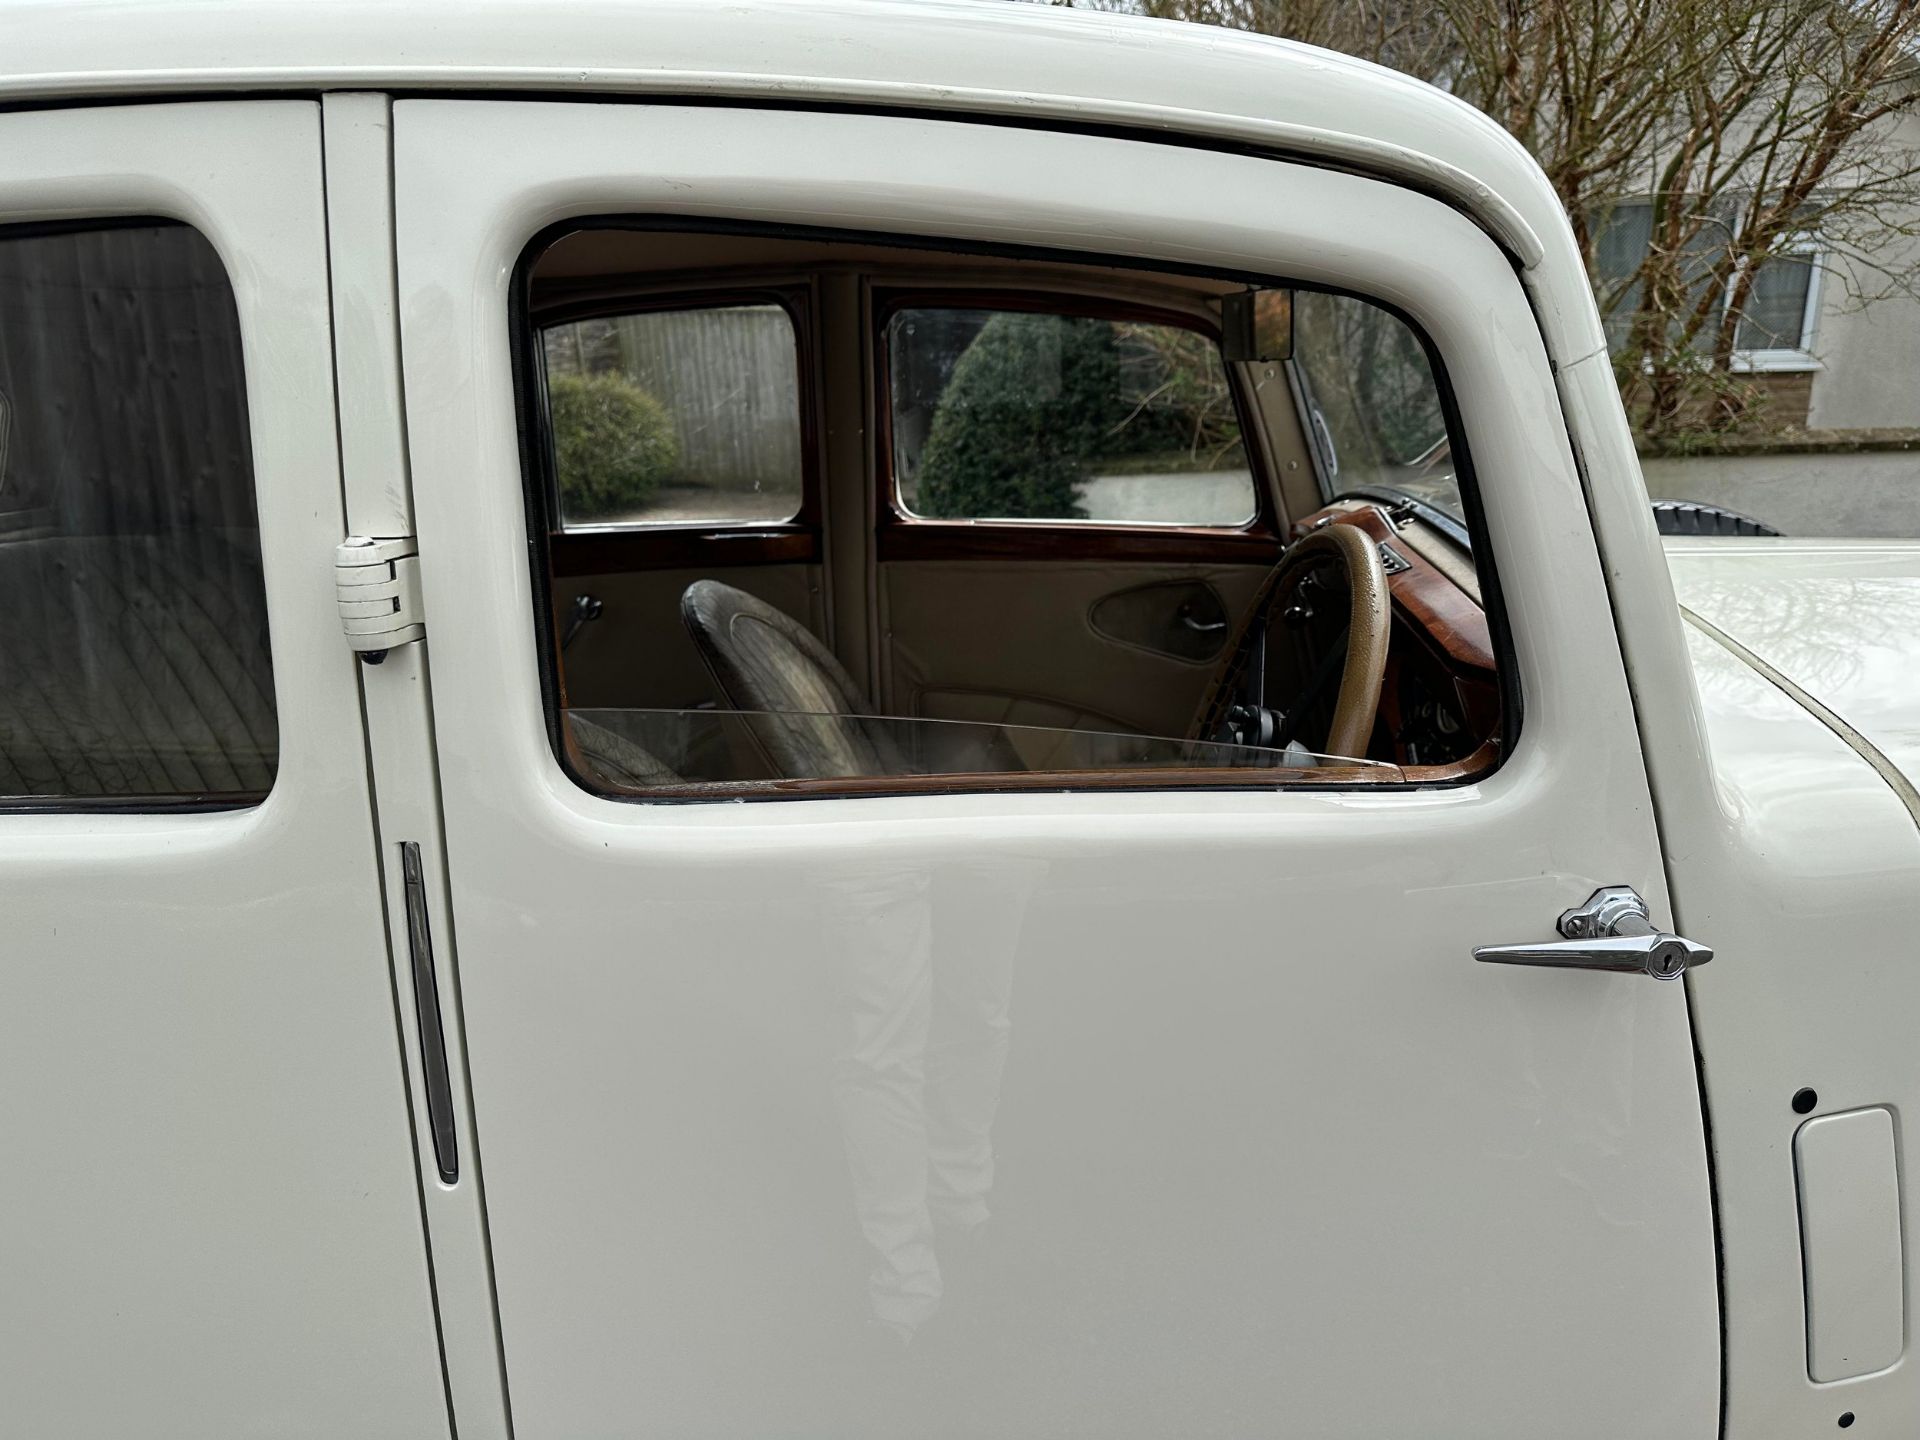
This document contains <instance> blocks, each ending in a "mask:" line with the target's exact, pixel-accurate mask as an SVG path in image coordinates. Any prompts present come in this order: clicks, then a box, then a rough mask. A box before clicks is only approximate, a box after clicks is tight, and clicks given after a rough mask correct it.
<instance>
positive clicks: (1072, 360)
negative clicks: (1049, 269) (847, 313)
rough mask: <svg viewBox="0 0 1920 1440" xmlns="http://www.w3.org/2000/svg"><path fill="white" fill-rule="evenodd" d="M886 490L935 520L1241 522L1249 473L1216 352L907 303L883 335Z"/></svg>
mask: <svg viewBox="0 0 1920 1440" xmlns="http://www.w3.org/2000/svg"><path fill="white" fill-rule="evenodd" d="M886 347H887V356H888V378H889V387H888V398H889V404H890V414H889V421H890V425H891V431H892V440H893V446H892V450H893V478H894V485H895V494H896V499H897V502H898V503H899V505H900V507H901V508H902V509H903V510H905V511H906V513H907V514H909V515H912V516H917V517H921V518H925V519H935V520H1051V521H1063V520H1064V521H1073V520H1087V521H1102V522H1107V523H1115V524H1160V525H1202V526H1239V525H1244V524H1246V523H1247V522H1248V521H1249V520H1251V519H1252V518H1253V517H1254V513H1255V510H1256V505H1255V500H1254V487H1253V476H1252V473H1251V471H1250V470H1249V468H1248V465H1247V452H1246V448H1245V445H1244V444H1243V442H1242V440H1241V434H1240V419H1239V414H1238V412H1237V410H1236V408H1235V405H1234V400H1233V392H1232V389H1231V387H1230V386H1229V384H1228V381H1227V372H1226V366H1225V365H1224V364H1223V363H1222V361H1221V358H1220V347H1219V345H1218V344H1217V343H1216V342H1215V341H1214V340H1213V339H1212V338H1211V337H1210V336H1208V335H1205V334H1203V333H1201V332H1200V331H1198V330H1195V329H1190V328H1186V327H1184V326H1179V325H1174V324H1166V323H1159V322H1155V321H1149V320H1136V319H1108V318H1104V317H1101V316H1099V315H1092V314H1061V313H1041V312H1030V311H1020V310H1002V309H986V308H978V309H971V308H969V309H961V308H948V307H932V306H927V307H918V306H916V307H913V308H907V309H901V310H897V311H895V312H894V314H893V316H892V317H891V319H890V320H889V322H888V324H887V329H886Z"/></svg>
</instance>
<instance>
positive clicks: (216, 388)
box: [0, 221, 279, 803]
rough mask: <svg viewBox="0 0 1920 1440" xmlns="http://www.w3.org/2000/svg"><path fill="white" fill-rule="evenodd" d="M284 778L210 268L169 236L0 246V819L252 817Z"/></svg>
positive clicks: (213, 267) (173, 227)
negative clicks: (145, 805) (247, 804)
mask: <svg viewBox="0 0 1920 1440" xmlns="http://www.w3.org/2000/svg"><path fill="white" fill-rule="evenodd" d="M278 757H279V731H278V725H277V721H276V717H275V711H274V690H273V669H272V663H271V652H270V649H269V646H268V641H267V606H266V593H265V588H264V585H263V581H262V575H261V566H260V528H259V520H258V517H257V514H256V511H255V501H254V486H253V457H252V445H251V440H250V437H249V433H248V425H247V400H246V383H245V369H244V366H243V364H242V356H241V344H240V327H239V321H238V316H237V315H236V313H235V308H234V300H233V292H232V289H231V287H230V286H229V285H228V282H227V277H226V272H225V271H224V270H223V269H222V268H221V264H220V260H219V257H218V256H217V255H216V254H215V253H214V250H213V247H212V246H211V245H209V244H208V243H207V241H206V240H205V239H204V238H202V237H201V236H200V235H199V234H198V233H197V232H195V231H194V230H192V229H190V228H188V227H187V226H184V225H178V224H171V223H167V222H163V221H145V222H136V223H131V224H112V225H105V226H96V227H60V228H53V229H49V228H44V227H41V228H26V227H23V228H18V229H13V230H0V798H5V799H9V800H15V801H28V802H42V803H46V802H52V803H59V802H62V801H72V800H122V801H130V800H151V801H182V800H191V801H220V802H239V801H248V800H257V799H258V798H260V797H261V796H262V795H264V794H265V792H266V791H267V790H268V789H269V788H270V787H271V785H272V783H273V777H274V772H275V768H276V765H277V762H278Z"/></svg>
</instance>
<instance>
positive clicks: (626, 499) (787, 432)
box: [541, 304, 801, 530]
mask: <svg viewBox="0 0 1920 1440" xmlns="http://www.w3.org/2000/svg"><path fill="white" fill-rule="evenodd" d="M541 347H542V351H543V354H544V357H545V360H546V375H547V404H548V414H549V426H550V430H551V433H552V440H553V463H554V475H555V478H556V482H557V486H558V491H559V495H558V501H559V512H560V521H561V525H562V527H563V528H564V529H567V530H577V529H582V528H590V527H603V526H635V525H674V524H682V525H688V524H691V525H710V524H752V523H755V522H760V523H766V522H778V521H784V520H791V519H792V518H793V517H794V515H795V514H796V513H797V512H798V511H799V508H800V493H801V424H800V415H801V411H800V379H799V364H798V359H797V351H796V345H795V339H794V327H793V320H792V318H791V317H790V316H789V315H788V314H787V312H786V310H784V309H783V308H781V307H780V306H779V305H775V304H748V305H714V306H701V307H698V308H689V309H661V310H645V311H640V312H637V313H633V314H625V315H607V316H596V317H594V318H592V319H585V320H571V321H567V322H565V323H562V324H557V325H550V326H547V327H546V328H545V329H543V330H542V331H541Z"/></svg>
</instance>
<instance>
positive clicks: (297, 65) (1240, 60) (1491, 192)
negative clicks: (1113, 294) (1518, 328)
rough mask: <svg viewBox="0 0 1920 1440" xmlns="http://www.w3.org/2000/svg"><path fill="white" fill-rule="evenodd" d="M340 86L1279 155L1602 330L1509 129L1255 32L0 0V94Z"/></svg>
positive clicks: (1029, 12) (1549, 310)
mask: <svg viewBox="0 0 1920 1440" xmlns="http://www.w3.org/2000/svg"><path fill="white" fill-rule="evenodd" d="M342 89H358V90H382V91H397V92H404V93H408V94H413V93H421V92H441V93H446V92H455V93H476V92H494V93H499V92H508V93H516V94H522V95H526V94H538V93H546V92H562V93H567V92H571V93H574V94H579V93H598V94H607V95H636V96H650V97H676V98H698V99H701V100H705V101H712V100H714V99H736V100H741V101H749V102H753V103H760V104H810V105H835V106H855V107H886V108H902V109H911V110H915V111H921V112H944V113H950V114H962V115H968V116H975V117H1002V118H1013V119H1016V120H1022V119H1024V120H1028V121H1031V122H1034V123H1042V124H1061V125H1097V126H1100V127H1103V128H1111V129H1121V130H1126V131H1130V132H1135V133H1146V134H1150V135H1154V136H1158V137H1162V138H1166V139H1170V140H1171V139H1177V140H1181V141H1185V142H1187V143H1195V142H1198V143H1216V144H1221V143H1223V144H1229V145H1233V146H1236V147H1249V148H1255V149H1258V150H1261V151H1267V152H1272V153H1278V154H1286V155H1289V156H1298V157H1300V158H1302V159H1306V160H1310V161H1313V162H1316V163H1320V164H1327V165H1333V166H1337V167H1339V168H1342V169H1347V170H1353V171H1356V172H1359V173H1363V174H1374V175H1380V176H1383V177H1386V178H1390V179H1393V180H1395V181H1398V182H1400V183H1403V184H1411V185H1413V186H1415V187H1417V188H1419V189H1421V190H1423V191H1426V192H1428V193H1431V194H1435V195H1437V196H1439V197H1440V198H1442V199H1444V200H1446V201H1448V202H1449V203H1451V204H1453V205H1454V206H1455V207H1457V208H1459V209H1461V210H1463V211H1464V212H1466V213H1467V214H1469V215H1470V216H1472V217H1473V218H1474V219H1475V220H1476V221H1477V222H1478V223H1479V224H1480V225H1481V227H1482V228H1483V229H1485V230H1486V231H1487V232H1488V233H1489V234H1490V235H1492V236H1493V238H1494V239H1495V240H1496V241H1497V242H1498V243H1499V244H1500V245H1501V246H1502V247H1504V248H1505V249H1506V251H1507V252H1508V253H1509V255H1511V256H1512V258H1513V259H1514V261H1515V263H1516V264H1517V265H1518V266H1519V267H1520V268H1521V269H1522V271H1523V272H1525V274H1526V278H1527V280H1528V283H1529V286H1530V288H1531V289H1532V290H1533V291H1534V295H1535V306H1536V310H1537V311H1538V312H1539V313H1540V317H1541V320H1542V324H1543V328H1544V330H1545V331H1546V336H1547V340H1548V346H1549V350H1550V351H1551V352H1552V353H1553V356H1554V358H1555V360H1556V361H1559V362H1561V363H1563V364H1564V363H1571V362H1572V361H1573V360H1577V359H1581V358H1584V357H1585V356H1587V355H1589V354H1592V353H1594V352H1595V351H1597V350H1599V349H1601V348H1603V347H1604V343H1605V342H1604V336H1603V334H1602V332H1601V331H1600V328H1599V319H1598V316H1597V315H1596V314H1594V313H1593V300H1592V295H1591V292H1590V291H1589V290H1588V288H1587V284H1586V278H1585V272H1584V269H1583V267H1582V266H1581V264H1580V260H1579V255H1578V251H1577V250H1576V249H1575V248H1574V247H1573V239H1572V234H1571V232H1570V230H1569V229H1568V227H1567V225H1566V218H1565V215H1564V214H1563V213H1562V211H1561V209H1560V206H1559V203H1558V200H1557V199H1556V197H1555V195H1554V192H1553V190H1552V188H1551V186H1550V185H1549V184H1548V183H1547V180H1546V178H1545V176H1544V175H1542V174H1541V172H1540V170H1539V167H1538V166H1537V165H1536V164H1535V163H1534V161H1533V160H1532V158H1531V157H1530V156H1529V155H1528V154H1527V152H1526V151H1525V149H1524V148H1523V147H1522V146H1520V145H1519V144H1518V142H1516V141H1515V140H1513V139H1512V137H1510V136H1509V135H1507V133H1506V132H1505V131H1503V130H1502V129H1500V127H1499V126H1498V125H1496V124H1494V122H1493V121H1491V120H1490V119H1488V118H1487V117H1486V116H1484V115H1482V114H1481V113H1480V112H1479V111H1477V110H1475V109H1473V108H1472V107H1471V106H1469V105H1466V104H1464V103H1463V102H1461V101H1458V100H1456V99H1454V98H1453V97H1451V96H1449V95H1447V94H1445V93H1444V92H1442V91H1440V90H1437V89H1435V88H1433V87H1432V86H1429V85H1426V84H1423V83H1421V82H1419V81H1416V80H1414V79H1412V78H1410V77H1408V76H1405V75H1401V74H1398V73H1396V72H1394V71H1391V70H1386V69H1383V68H1381V67H1379V66H1375V65H1370V64H1367V63H1365V62H1363V61H1359V60H1355V59H1353V58H1351V57H1348V56H1343V55H1337V54H1334V53H1332V52H1330V51H1325V50H1318V49H1314V48H1312V47H1310V46H1305V45H1299V44H1294V43H1292V42H1288V41H1282V40H1275V39H1272V38H1269V37H1266V36H1259V35H1248V34H1243V33H1239V32H1234V31H1227V30H1221V29H1216V28H1212V27H1207V26H1200V25H1190V24H1183V23H1180V22H1176V21H1163V20H1153V19H1147V18H1144V17H1139V16H1130V15H1115V14H1110V13H1104V12H1091V11H1083V10H1073V9H1067V8H1062V7H1054V6H1043V5H1021V4H1012V3H1005V0H744V3H729V4H716V3H700V0H568V3H565V4H554V3H551V0H544V3H543V0H402V3H391V0H251V3H228V4H215V3H207V0H145V3H141V0H0V105H4V104H19V103H22V102H26V103H46V102H49V101H60V100H65V99H80V98H85V99H88V100H95V101H97V100H99V99H103V98H106V99H111V98H114V97H119V96H124V97H126V98H128V99H137V98H145V99H151V98H157V97H162V96H186V95H194V96H207V95H211V94H219V93H233V92H244V93H248V94H267V93H314V92H316V91H326V90H342Z"/></svg>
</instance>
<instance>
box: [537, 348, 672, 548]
mask: <svg viewBox="0 0 1920 1440" xmlns="http://www.w3.org/2000/svg"><path fill="white" fill-rule="evenodd" d="M547 396H548V402H549V405H550V406H551V414H552V417H553V450H554V462H555V466H556V469H557V471H558V476H559V482H560V504H561V513H562V514H563V515H564V516H565V517H566V518H567V519H568V520H575V521H578V520H605V519H612V518H615V517H618V516H620V515H625V514H630V513H632V512H633V511H635V510H638V509H641V508H642V507H643V506H645V505H646V503H647V501H649V500H650V499H652V498H653V494H654V492H655V491H656V490H658V489H659V488H660V483H661V482H662V481H663V480H665V479H666V478H667V477H668V476H670V475H672V474H673V470H674V467H675V466H676V465H678V464H679V463H680V442H679V441H678V440H677V439H676V438H675V437H674V433H673V419H672V417H671V416H669V415H668V414H667V409H666V407H665V406H664V405H662V404H661V403H660V402H659V401H658V400H656V399H654V398H653V396H651V395H649V394H648V393H647V392H646V391H645V390H642V389H641V388H640V387H639V386H638V385H636V384H634V383H633V382H632V381H631V380H629V379H627V378H626V376H624V375H620V374H617V373H612V372H609V373H605V374H599V375H554V376H551V377H550V378H549V379H548V382H547Z"/></svg>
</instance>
